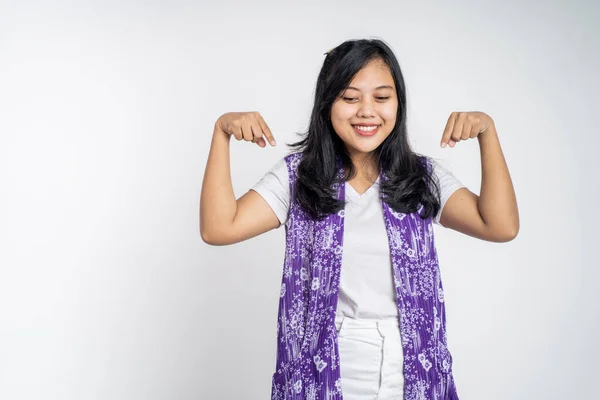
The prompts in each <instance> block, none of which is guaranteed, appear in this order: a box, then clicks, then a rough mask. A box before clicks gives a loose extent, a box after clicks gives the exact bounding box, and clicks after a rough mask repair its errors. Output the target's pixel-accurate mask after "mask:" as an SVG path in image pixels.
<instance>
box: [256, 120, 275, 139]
mask: <svg viewBox="0 0 600 400" xmlns="http://www.w3.org/2000/svg"><path fill="white" fill-rule="evenodd" d="M258 123H259V124H260V127H261V129H262V131H263V133H264V134H265V136H266V137H267V140H268V141H269V143H271V146H275V145H276V144H277V142H276V141H275V138H274V137H273V133H271V129H269V126H268V125H267V123H266V122H265V120H264V119H263V117H262V116H261V115H258Z"/></svg>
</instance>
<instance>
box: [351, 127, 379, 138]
mask: <svg viewBox="0 0 600 400" xmlns="http://www.w3.org/2000/svg"><path fill="white" fill-rule="evenodd" d="M352 126H353V127H354V131H355V132H356V133H358V134H359V135H361V136H373V135H374V134H376V133H377V131H378V130H379V125H370V126H365V125H352Z"/></svg>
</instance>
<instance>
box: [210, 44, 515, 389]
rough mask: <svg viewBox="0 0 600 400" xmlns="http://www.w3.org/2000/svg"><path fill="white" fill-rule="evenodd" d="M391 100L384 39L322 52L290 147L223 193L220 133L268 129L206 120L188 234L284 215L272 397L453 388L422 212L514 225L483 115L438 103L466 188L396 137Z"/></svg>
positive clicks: (394, 94)
mask: <svg viewBox="0 0 600 400" xmlns="http://www.w3.org/2000/svg"><path fill="white" fill-rule="evenodd" d="M406 110H407V104H406V89H405V85H404V79H403V76H402V71H401V69H400V66H399V64H398V61H397V59H396V57H395V56H394V54H393V52H392V50H391V49H390V48H389V46H387V45H386V44H385V43H384V42H383V41H381V40H351V41H346V42H344V43H342V44H340V45H339V46H337V47H336V48H334V49H332V50H331V51H329V52H327V53H326V57H325V60H324V63H323V66H322V69H321V71H320V74H319V77H318V80H317V86H316V93H315V102H314V107H313V111H312V115H311V119H310V126H309V129H308V132H307V133H306V135H305V137H304V138H303V139H302V140H300V141H299V142H297V143H294V144H291V147H293V148H295V149H297V151H295V152H292V154H290V155H288V156H286V157H284V158H283V159H282V160H280V161H279V162H278V163H277V164H276V165H275V166H274V167H273V168H272V169H271V170H270V171H269V172H268V173H267V174H265V175H264V177H263V178H262V179H261V180H260V182H258V183H257V184H256V185H255V186H254V187H253V190H249V191H248V192H247V193H246V194H245V195H243V196H242V197H240V198H239V199H237V200H236V199H235V196H234V192H233V188H232V184H231V180H230V170H229V141H230V138H231V137H232V136H233V137H235V138H236V139H237V140H244V141H250V142H253V143H256V144H257V145H258V146H260V147H265V146H266V142H265V138H266V139H267V140H268V141H269V142H270V143H271V145H272V146H275V144H276V143H275V139H274V137H273V134H272V132H271V131H270V129H269V127H268V125H267V124H266V122H265V121H264V119H263V118H262V116H261V115H260V114H259V113H257V112H240V113H237V112H233V113H226V114H224V115H222V116H221V117H220V118H219V119H218V120H217V122H216V123H215V129H214V133H213V140H212V144H211V150H210V154H209V158H208V162H207V167H206V171H205V176H204V182H203V186H202V194H201V205H200V230H201V234H202V238H203V240H204V241H205V242H207V243H209V244H213V245H226V244H232V243H237V242H240V241H243V240H246V239H249V238H252V237H254V236H257V235H259V234H261V233H264V232H267V231H269V230H271V229H274V228H277V227H279V226H281V225H282V224H284V225H285V227H286V246H287V250H286V259H285V262H284V276H283V280H282V290H281V296H280V304H279V318H278V349H277V365H276V367H277V371H276V373H275V374H274V375H273V381H272V393H271V396H272V399H307V398H313V399H342V398H344V399H346V400H358V399H378V400H383V399H434V398H435V399H458V396H457V394H456V388H455V386H454V380H453V377H452V368H451V366H452V357H451V355H450V352H449V350H448V348H447V341H446V331H445V325H446V324H445V309H444V302H443V287H442V284H441V275H440V273H439V266H438V263H437V254H436V252H435V245H434V242H433V230H432V228H431V226H432V225H431V224H432V223H437V224H441V225H443V226H444V227H446V228H449V229H453V230H456V231H458V232H462V233H464V234H466V235H469V236H472V237H475V238H479V239H482V240H487V241H494V242H506V241H509V240H512V239H513V238H514V237H515V236H516V235H517V232H518V228H519V218H518V210H517V204H516V198H515V193H514V189H513V186H512V182H511V179H510V175H509V172H508V169H507V166H506V163H505V160H504V157H503V154H502V150H501V147H500V143H499V140H498V135H497V132H496V129H495V126H494V121H493V120H492V118H491V117H490V116H489V115H487V114H485V113H483V112H453V113H451V114H450V116H449V118H448V121H447V123H446V126H445V129H444V131H443V133H442V135H441V143H440V144H441V146H442V147H445V146H446V145H449V146H450V147H454V146H455V145H456V143H458V142H459V141H461V140H468V139H474V138H477V140H478V142H479V145H480V151H481V160H482V162H481V165H482V183H481V194H480V196H478V195H476V194H474V193H473V192H471V191H470V190H469V189H467V188H466V187H464V186H463V185H462V184H461V183H460V181H459V180H458V179H456V178H455V177H454V176H453V175H452V173H450V172H449V171H448V170H446V169H444V168H443V167H442V166H441V165H439V164H438V163H437V162H435V161H434V160H433V159H431V158H428V157H425V156H421V155H417V154H416V153H415V152H414V151H412V150H411V148H410V145H409V141H408V133H407V130H406ZM342 266H343V267H342ZM338 367H339V368H338ZM342 395H343V397H342Z"/></svg>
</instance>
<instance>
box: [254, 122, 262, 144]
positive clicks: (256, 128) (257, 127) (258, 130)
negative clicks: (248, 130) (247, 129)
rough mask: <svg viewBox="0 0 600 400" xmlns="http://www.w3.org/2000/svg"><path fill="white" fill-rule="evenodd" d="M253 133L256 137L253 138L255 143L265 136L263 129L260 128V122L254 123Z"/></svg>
mask: <svg viewBox="0 0 600 400" xmlns="http://www.w3.org/2000/svg"><path fill="white" fill-rule="evenodd" d="M252 135H253V136H254V138H253V139H252V141H253V142H254V143H257V142H258V141H259V139H262V138H263V131H262V129H261V128H260V125H259V124H258V122H255V123H253V124H252Z"/></svg>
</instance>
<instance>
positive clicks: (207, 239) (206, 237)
mask: <svg viewBox="0 0 600 400" xmlns="http://www.w3.org/2000/svg"><path fill="white" fill-rule="evenodd" d="M200 237H201V238H202V241H203V242H204V243H206V244H209V245H211V246H218V245H219V243H218V242H217V241H215V240H214V238H213V237H212V236H211V235H210V234H209V233H208V232H207V231H205V230H202V229H200Z"/></svg>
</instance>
